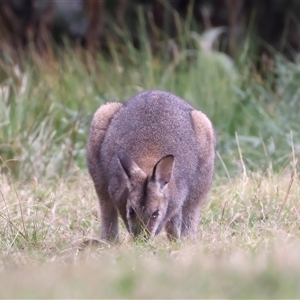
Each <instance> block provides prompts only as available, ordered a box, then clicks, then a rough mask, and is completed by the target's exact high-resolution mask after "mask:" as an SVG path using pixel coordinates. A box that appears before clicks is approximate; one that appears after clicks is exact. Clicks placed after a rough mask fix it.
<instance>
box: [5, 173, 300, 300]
mask: <svg viewBox="0 0 300 300" xmlns="http://www.w3.org/2000/svg"><path fill="white" fill-rule="evenodd" d="M296 176H297V175H296ZM0 182H1V183H0V184H1V185H0V190H1V198H2V201H1V202H0V203H1V204H0V213H1V218H0V228H1V231H0V232H1V246H0V247H1V248H0V249H1V256H0V258H1V261H0V282H1V286H2V288H1V291H0V296H1V297H4V298H23V297H30V298H42V297H47V298H53V297H59V298H63V297H67V298H76V297H77V298H78V297H84V298H94V297H103V298H110V297H114V298H124V297H125V298H132V297H133V298H153V297H155V298H195V297H196V298H201V297H206V298H207V297H209V298H223V297H224V298H228V297H231V298H244V297H246V298H258V297H259V298H261V297H262V298H265V297H276V298H293V297H299V296H300V288H299V285H298V278H299V275H300V267H299V258H300V252H299V244H300V231H299V228H300V218H299V214H300V205H299V194H300V182H299V178H298V177H295V178H294V180H293V184H292V185H291V187H290V188H289V186H290V183H291V177H290V175H289V174H282V175H274V174H269V175H266V174H264V175H262V174H259V173H251V174H250V173H249V174H246V175H245V176H244V177H242V176H241V178H240V179H236V180H231V182H228V181H227V182H225V183H224V182H223V183H222V180H220V179H216V181H215V185H214V187H213V189H212V191H211V193H210V196H209V201H208V203H207V204H206V205H205V207H204V210H203V218H202V222H201V224H200V228H199V229H200V230H199V239H198V242H197V243H195V244H188V243H185V242H182V243H175V244H170V243H169V242H168V241H167V239H166V238H165V236H164V235H163V234H162V235H160V236H158V237H157V238H154V239H152V240H151V241H150V243H148V244H144V243H138V244H135V243H134V242H133V241H132V240H131V239H130V238H129V236H128V234H127V233H126V232H125V230H124V227H123V224H121V225H122V239H121V240H122V243H121V244H120V245H117V246H110V245H107V244H99V245H98V246H97V247H92V246H87V247H86V248H84V249H82V248H81V247H80V245H81V243H82V241H84V240H85V239H88V238H92V237H97V235H98V232H99V222H98V218H97V211H98V203H97V201H96V196H95V193H94V190H93V186H92V183H91V180H90V179H89V177H88V176H87V175H85V174H83V175H82V174H81V173H80V172H77V174H74V176H73V180H63V179H59V180H55V181H52V182H51V181H47V180H43V181H41V182H38V181H32V182H29V183H21V182H19V183H15V182H13V181H10V180H9V178H8V177H7V176H5V175H1V180H0ZM287 193H288V195H287Z"/></svg>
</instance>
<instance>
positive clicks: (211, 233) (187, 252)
mask: <svg viewBox="0 0 300 300" xmlns="http://www.w3.org/2000/svg"><path fill="white" fill-rule="evenodd" d="M121 50H122V51H121V52H122V55H119V54H116V53H119V52H120V49H116V46H115V45H111V46H110V53H111V55H110V56H109V57H108V56H106V55H105V54H103V55H99V57H98V58H97V63H96V64H95V63H92V62H91V59H90V58H88V57H86V56H85V57H84V58H79V55H78V54H77V53H76V52H75V51H73V50H65V51H64V52H63V53H59V54H58V56H59V59H53V58H48V60H47V61H45V60H43V61H42V60H38V59H33V58H26V59H24V60H22V63H21V64H20V65H16V64H14V63H12V62H11V61H10V60H9V58H6V60H2V61H1V66H0V297H4V298H23V297H30V298H43V297H47V298H51V297H60V298H63V297H68V298H70V297H72V298H75V297H84V298H93V297H104V298H109V297H111V298H112V297H114V298H122V297H126V298H131V297H136V298H152V297H155V298H171V297H172V298H201V297H202V298H271V297H272V298H299V297H300V287H299V284H298V283H299V275H300V266H299V258H300V254H299V245H300V231H299V229H300V218H299V214H300V204H299V192H300V184H299V173H298V157H299V152H300V142H299V141H300V139H299V132H300V123H299V119H300V118H299V111H300V110H299V103H300V102H299V88H298V80H297V78H298V77H299V64H298V63H297V62H295V63H289V62H287V61H285V60H284V59H283V58H281V57H280V56H278V57H277V58H276V60H275V61H274V63H273V65H272V66H271V68H270V69H269V70H268V71H266V72H265V77H262V76H261V75H259V74H258V73H257V72H256V71H255V67H254V65H253V64H252V62H251V61H249V60H248V59H246V58H244V59H242V57H243V56H241V61H240V62H238V63H237V64H236V65H233V64H231V61H230V59H229V58H228V57H226V56H225V55H221V54H220V53H218V52H215V51H211V52H205V51H203V50H200V49H198V48H197V47H193V48H192V50H189V51H188V50H187V49H186V48H182V49H181V48H180V47H179V49H178V54H177V57H175V58H170V59H166V58H159V57H156V56H155V57H153V56H152V55H151V53H150V52H149V51H148V48H147V47H145V49H142V50H140V51H137V50H135V49H134V48H133V47H131V45H130V44H127V47H126V48H124V49H121ZM244 57H247V56H246V55H244ZM86 65H88V67H86ZM147 88H160V89H165V90H169V91H172V92H174V93H176V94H178V95H179V96H181V97H183V98H185V99H186V100H188V101H189V102H190V103H192V104H193V105H194V106H195V107H197V108H199V109H201V110H203V111H204V112H205V113H206V114H207V115H208V116H209V117H210V118H211V119H212V121H213V123H214V125H215V127H216V131H217V135H218V156H217V162H216V163H217V166H216V175H215V181H214V185H213V188H212V190H211V192H210V194H209V197H208V198H209V199H208V202H207V204H206V205H205V207H204V209H203V218H202V221H201V224H200V225H199V239H198V241H197V242H196V243H195V244H187V243H179V242H178V243H173V244H170V243H169V242H168V241H167V240H166V238H165V236H164V235H160V236H158V237H157V238H155V239H153V240H151V241H150V242H149V243H148V244H143V243H138V244H135V243H133V241H131V240H130V238H129V236H128V235H127V233H126V231H125V230H124V226H123V224H121V227H122V231H121V234H122V239H121V240H122V243H121V244H120V245H118V246H110V245H107V244H101V245H98V247H92V246H83V242H84V241H86V239H89V238H93V237H97V236H98V235H99V220H98V203H97V200H96V195H95V192H94V190H93V187H92V183H91V180H90V179H89V176H88V174H87V170H86V165H85V145H86V138H87V132H88V127H89V123H90V120H91V117H92V114H93V112H94V111H95V109H96V108H97V107H98V106H99V105H100V104H102V103H104V102H106V101H116V100H118V101H123V100H126V99H127V98H128V97H129V96H130V95H132V94H135V93H137V92H139V91H141V90H143V89H147Z"/></svg>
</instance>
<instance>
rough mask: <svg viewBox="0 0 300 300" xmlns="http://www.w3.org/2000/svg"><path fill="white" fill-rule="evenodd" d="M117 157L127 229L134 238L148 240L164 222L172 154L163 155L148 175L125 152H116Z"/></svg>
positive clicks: (170, 178)
mask: <svg viewBox="0 0 300 300" xmlns="http://www.w3.org/2000/svg"><path fill="white" fill-rule="evenodd" d="M118 159H119V162H120V165H121V169H122V172H123V173H124V180H125V181H126V186H127V204H126V218H127V221H128V227H129V228H128V229H129V231H130V233H131V234H132V235H133V236H134V237H135V238H136V237H138V236H142V238H144V239H148V238H149V237H150V236H153V235H155V234H157V233H159V231H160V230H161V228H162V227H163V225H164V224H165V222H166V221H165V216H166V212H167V208H168V200H169V193H170V185H169V183H170V181H171V180H172V171H173V166H174V156H173V155H167V156H164V157H162V158H161V159H160V160H159V161H158V162H157V163H156V164H155V166H154V167H153V170H152V171H151V172H150V174H145V173H144V171H143V170H142V169H141V168H140V167H139V166H138V165H137V164H136V163H135V162H134V161H133V160H132V159H131V158H130V157H129V156H128V155H127V154H125V153H124V152H119V153H118Z"/></svg>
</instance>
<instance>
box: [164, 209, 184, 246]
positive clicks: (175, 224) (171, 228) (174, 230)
mask: <svg viewBox="0 0 300 300" xmlns="http://www.w3.org/2000/svg"><path fill="white" fill-rule="evenodd" d="M181 222H182V217H181V212H180V213H178V214H176V215H175V216H173V217H172V218H171V220H170V221H169V222H168V223H167V224H166V227H165V229H166V232H167V236H168V239H169V240H170V241H172V240H178V239H180V233H181Z"/></svg>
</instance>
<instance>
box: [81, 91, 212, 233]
mask: <svg viewBox="0 0 300 300" xmlns="http://www.w3.org/2000/svg"><path fill="white" fill-rule="evenodd" d="M107 105H108V107H107V108H106V109H101V108H100V110H99V114H97V113H96V114H95V116H94V120H93V123H92V127H91V131H90V138H89V145H88V154H87V157H88V165H89V170H90V173H91V176H92V178H93V180H94V184H95V187H96V190H97V193H98V196H99V198H100V207H101V213H102V218H103V214H107V209H106V210H105V209H102V207H104V206H106V207H107V206H108V204H107V203H112V205H114V207H115V208H117V209H118V211H119V213H120V214H121V217H122V218H123V220H124V222H125V224H126V226H127V228H128V230H129V231H130V232H132V233H133V234H138V233H140V232H141V229H143V228H146V231H147V232H146V233H148V234H149V235H153V234H157V233H159V231H160V230H161V229H162V228H163V227H166V230H167V233H169V234H170V235H171V236H173V237H179V236H180V235H182V236H192V235H195V233H196V231H197V226H198V220H199V215H200V209H199V206H200V204H201V203H202V202H203V200H204V197H205V196H206V194H207V192H208V190H209V188H210V185H211V181H212V176H213V171H214V159H215V145H216V142H215V135H214V130H213V127H212V124H211V122H210V121H209V119H208V118H207V117H206V116H205V115H204V114H203V113H202V112H200V111H197V110H194V109H193V107H192V106H190V105H189V104H187V103H186V102H185V101H184V100H182V99H180V98H179V97H177V96H175V95H173V94H171V93H168V92H163V91H158V90H150V91H146V92H142V93H140V94H138V95H136V96H133V97H132V98H131V99H129V100H128V101H127V102H126V103H125V104H123V105H117V104H116V103H114V104H107ZM110 105H112V106H111V108H109V106H110ZM104 107H105V106H104ZM107 111H109V113H108V112H107ZM97 124H98V125H97ZM99 132H101V133H100V134H99ZM99 136H100V138H99ZM96 174H98V175H96ZM102 198H106V199H102ZM108 198H109V199H108ZM101 203H105V205H104V204H102V205H101ZM195 211H196V212H195ZM104 217H105V216H104ZM153 219H155V222H154V221H153ZM151 222H152V223H153V224H154V223H155V224H154V225H153V224H152V223H151ZM106 223H107V222H106ZM150 223H151V224H152V225H153V226H152V225H151V226H150V225H149V224H150ZM196 223H197V224H196ZM148 225H149V226H148ZM103 226H104V227H108V225H107V224H106V225H105V224H103ZM106 236H108V237H109V234H108V233H105V234H102V237H106ZM113 236H114V237H115V236H116V233H115V234H114V235H113Z"/></svg>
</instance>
